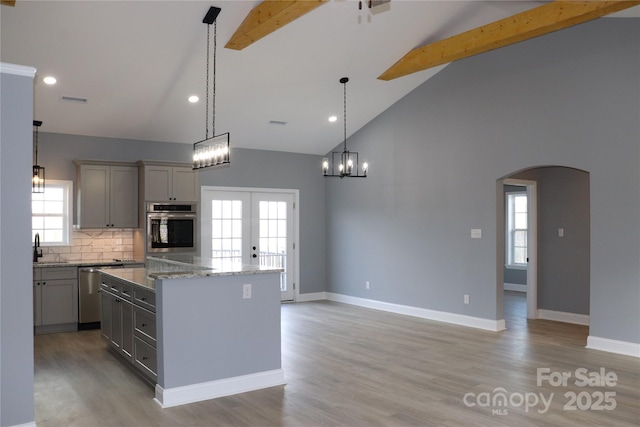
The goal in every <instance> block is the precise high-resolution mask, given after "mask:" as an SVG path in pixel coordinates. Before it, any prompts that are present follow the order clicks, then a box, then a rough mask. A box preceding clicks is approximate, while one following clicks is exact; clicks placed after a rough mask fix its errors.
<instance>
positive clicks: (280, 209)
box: [259, 201, 287, 291]
mask: <svg viewBox="0 0 640 427" xmlns="http://www.w3.org/2000/svg"><path fill="white" fill-rule="evenodd" d="M259 213H260V221H259V224H260V232H259V236H260V254H259V260H260V265H262V266H266V267H274V268H286V262H285V261H286V255H287V245H286V241H287V239H286V237H287V227H286V223H287V203H286V202H278V201H260V208H259ZM286 283H287V280H286V270H285V272H283V273H282V274H281V275H280V290H281V291H284V290H286V286H287V285H286Z"/></svg>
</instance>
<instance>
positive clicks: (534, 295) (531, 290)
mask: <svg viewBox="0 0 640 427" xmlns="http://www.w3.org/2000/svg"><path fill="white" fill-rule="evenodd" d="M502 184H503V185H522V186H525V187H526V189H527V257H528V258H529V262H528V263H527V319H537V318H538V317H539V313H538V183H537V182H536V181H532V180H528V179H514V178H505V179H503V180H502ZM503 193H504V192H503ZM503 205H504V196H503ZM503 228H504V225H503ZM502 261H503V262H502V265H503V266H504V265H505V262H504V261H505V255H504V251H503V253H502ZM503 281H504V280H503ZM500 289H502V291H503V292H504V283H503V284H502V286H500Z"/></svg>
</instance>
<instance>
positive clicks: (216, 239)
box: [200, 187, 295, 301]
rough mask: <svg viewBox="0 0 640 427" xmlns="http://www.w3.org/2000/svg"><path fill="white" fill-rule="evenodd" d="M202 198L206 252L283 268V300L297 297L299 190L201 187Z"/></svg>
mask: <svg viewBox="0 0 640 427" xmlns="http://www.w3.org/2000/svg"><path fill="white" fill-rule="evenodd" d="M201 200H202V206H201V225H202V226H201V230H202V236H201V239H200V242H201V243H200V245H201V247H200V249H201V254H202V256H203V257H211V258H214V259H220V260H228V261H236V262H242V263H243V264H252V265H261V266H267V267H274V268H282V269H283V270H284V271H283V272H282V273H281V275H280V292H281V299H282V300H283V301H293V299H294V283H295V281H294V280H295V279H294V277H295V256H294V243H295V236H294V230H295V227H294V224H295V219H294V206H295V194H294V193H289V192H281V191H277V192H275V191H274V192H269V191H248V190H247V191H244V190H237V191H236V190H232V191H228V190H219V189H215V187H203V189H202V198H201Z"/></svg>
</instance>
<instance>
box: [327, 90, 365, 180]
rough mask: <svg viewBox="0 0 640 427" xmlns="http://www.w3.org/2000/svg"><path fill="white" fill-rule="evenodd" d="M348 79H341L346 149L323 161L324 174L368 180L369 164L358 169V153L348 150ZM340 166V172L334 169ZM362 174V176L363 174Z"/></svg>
mask: <svg viewBox="0 0 640 427" xmlns="http://www.w3.org/2000/svg"><path fill="white" fill-rule="evenodd" d="M348 81H349V78H348V77H343V78H341V79H340V83H342V85H343V88H344V120H343V125H344V149H343V150H342V151H334V152H332V153H331V160H330V159H329V158H328V157H325V158H324V159H322V174H323V175H324V176H328V177H338V178H345V177H349V178H366V177H367V172H369V163H367V161H366V160H365V161H364V162H363V163H362V169H359V168H358V153H357V152H355V151H349V150H348V149H347V82H348ZM335 165H338V166H337V168H338V170H337V171H335V170H334V167H335ZM361 173H362V174H361Z"/></svg>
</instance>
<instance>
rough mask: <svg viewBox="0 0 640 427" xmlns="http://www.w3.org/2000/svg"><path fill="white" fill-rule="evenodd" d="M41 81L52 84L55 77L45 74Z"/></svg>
mask: <svg viewBox="0 0 640 427" xmlns="http://www.w3.org/2000/svg"><path fill="white" fill-rule="evenodd" d="M42 81H43V82H45V83H46V84H48V85H54V84H56V82H57V80H56V78H55V77H53V76H47V77H45V78H44V79H42Z"/></svg>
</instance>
